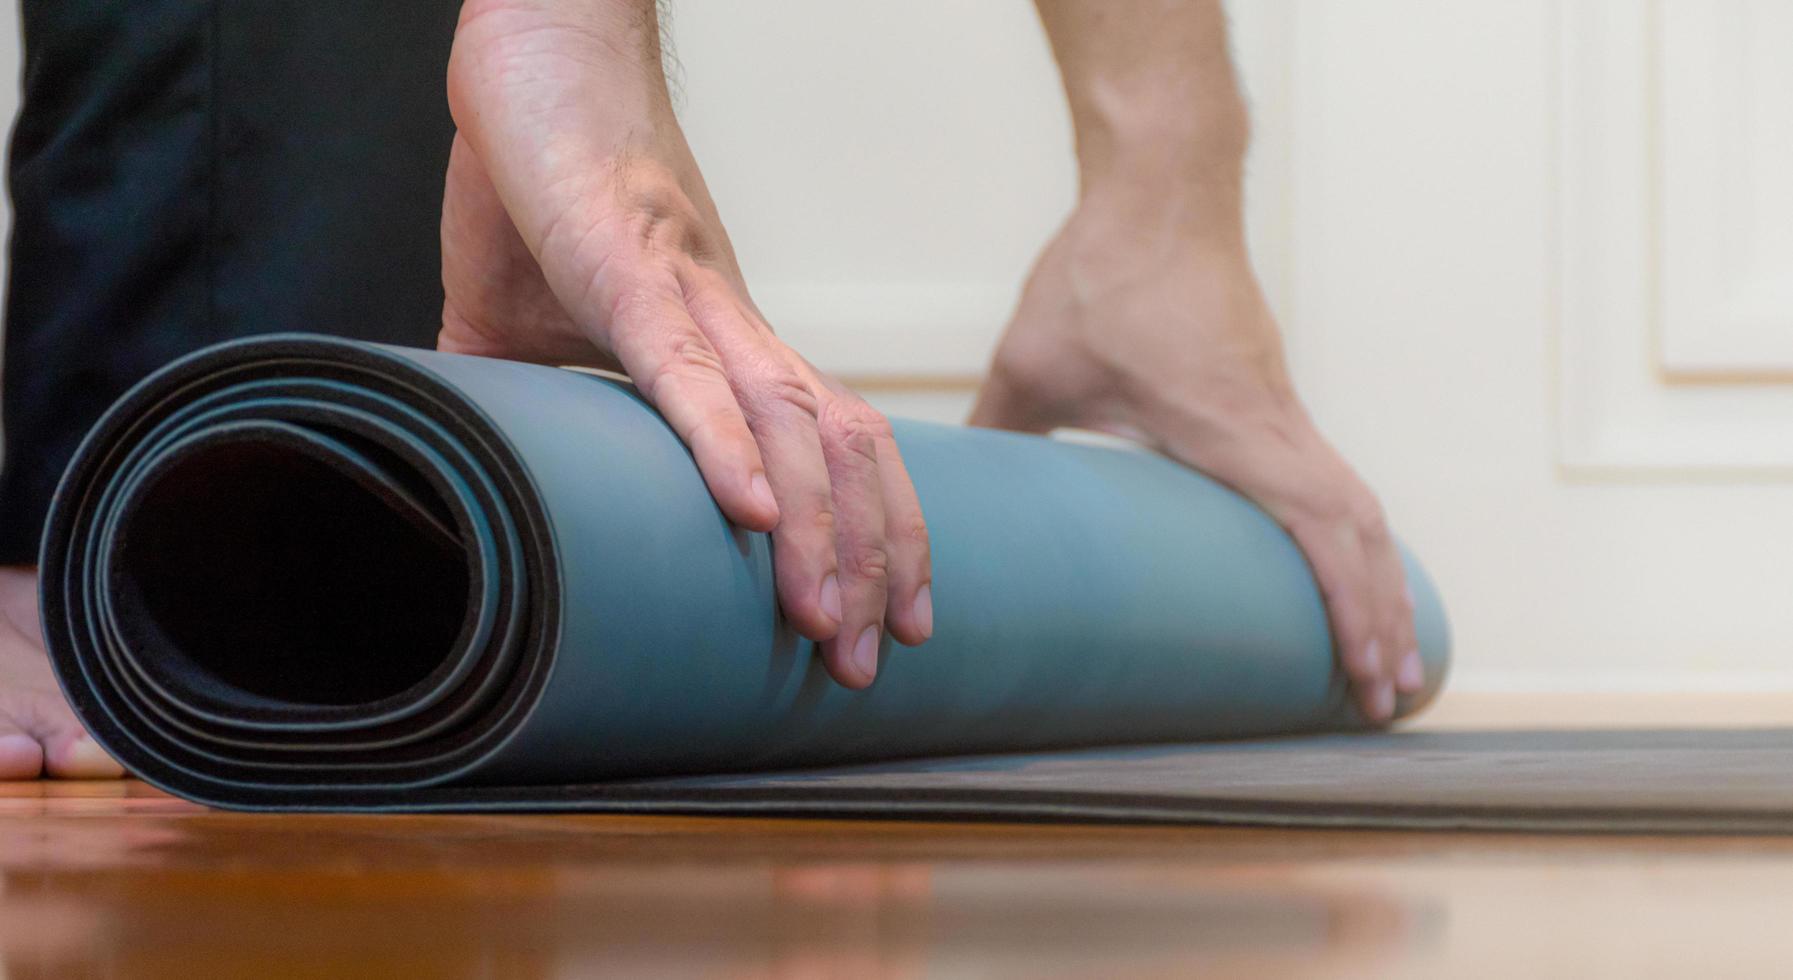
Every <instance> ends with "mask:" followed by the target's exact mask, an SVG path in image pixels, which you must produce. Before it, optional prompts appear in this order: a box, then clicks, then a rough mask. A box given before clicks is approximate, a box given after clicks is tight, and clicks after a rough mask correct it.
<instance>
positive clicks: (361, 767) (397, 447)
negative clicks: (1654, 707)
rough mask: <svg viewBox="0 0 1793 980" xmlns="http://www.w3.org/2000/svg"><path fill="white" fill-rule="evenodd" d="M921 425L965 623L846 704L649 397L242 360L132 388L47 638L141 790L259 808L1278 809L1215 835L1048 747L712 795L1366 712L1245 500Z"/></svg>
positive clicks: (1190, 796)
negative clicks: (830, 772)
mask: <svg viewBox="0 0 1793 980" xmlns="http://www.w3.org/2000/svg"><path fill="white" fill-rule="evenodd" d="M895 426H896V432H897V439H898V442H899V443H900V445H901V447H902V450H903V454H904V458H905V461H906V462H907V464H908V468H909V470H910V473H911V474H912V476H913V478H914V481H915V486H916V489H917V491H918V492H919V494H920V497H921V502H922V508H923V511H924V512H925V514H926V517H927V520H928V523H929V527H930V529H931V531H932V536H933V541H934V555H933V558H934V589H933V594H934V602H935V615H934V623H935V634H934V637H933V639H932V640H931V641H930V642H929V643H927V644H926V645H924V646H921V647H918V648H914V649H908V648H903V647H892V646H889V645H888V641H887V646H886V648H885V649H884V650H883V651H882V656H881V669H880V671H879V674H878V679H877V681H876V683H875V684H873V686H872V687H871V688H869V689H868V690H865V691H862V692H854V691H848V690H845V689H843V688H840V687H838V686H837V685H835V684H834V683H833V682H831V681H830V680H829V679H828V678H827V676H826V675H825V673H824V672H823V671H822V668H821V665H820V662H819V658H817V657H816V656H814V655H813V654H812V648H811V645H810V644H809V643H808V642H806V641H803V640H801V639H800V638H798V637H797V636H796V635H795V634H793V633H792V632H790V631H789V630H788V628H786V627H785V625H784V624H783V623H782V620H781V619H780V618H779V616H778V615H777V612H776V603H775V600H774V591H773V579H772V564H771V561H772V555H771V553H770V546H769V541H768V539H767V537H766V536H764V535H760V534H750V533H745V532H743V531H740V530H738V529H736V528H733V527H732V526H731V525H730V524H729V523H728V522H727V521H726V520H725V519H724V518H723V516H722V515H721V513H720V512H719V511H718V509H717V507H716V505H715V503H714V501H713V500H712V499H711V498H710V496H709V494H708V492H707V491H706V489H705V486H704V483H703V480H702V478H701V476H700V474H699V473H698V471H697V468H696V466H695V464H694V463H693V461H692V458H691V456H690V454H689V453H688V452H687V451H686V449H685V448H684V446H683V445H682V444H681V443H680V441H679V440H678V438H677V437H676V435H675V434H674V433H673V432H672V431H671V430H670V429H669V428H668V427H667V426H666V424H665V423H664V421H663V420H662V419H661V418H660V417H659V416H658V415H657V414H656V413H655V412H654V411H653V410H652V409H651V408H649V407H648V406H647V405H646V404H645V403H644V402H643V401H642V400H641V399H640V398H639V397H638V396H637V395H636V394H635V393H634V391H633V389H632V388H630V387H629V386H628V385H626V384H623V383H620V382H617V381H612V380H608V379H605V378H602V377H598V376H595V375H591V374H588V373H582V372H575V371H568V370H561V369H557V368H549V367H542V366H537V365H528V364H519V363H513V362H507V361H499V360H490V359H485V358H474V357H464V356H456V355H451V354H442V353H438V352H434V351H422V350H408V349H400V348H389V347H380V346H375V345H369V344H362V343H356V342H350V341H342V340H333V339H328V338H323V337H312V336H305V335H275V336H268V337H263V338H257V339H251V340H246V341H237V342H232V343H228V344H224V345H221V346H218V347H214V348H211V349H209V350H206V351H202V352H200V353H198V354H195V355H192V356H189V357H187V358H184V359H182V360H180V361H178V362H176V363H174V364H171V365H170V366H168V367H167V368H165V369H163V370H162V371H160V372H158V373H157V374H155V375H154V376H152V377H150V378H149V379H147V380H145V381H144V382H143V383H141V384H139V385H138V386H137V387H136V388H134V389H133V390H132V391H131V392H129V393H128V394H127V395H126V396H125V397H124V398H123V399H121V400H120V401H119V403H118V404H117V405H116V406H114V407H113V408H112V410H111V411H110V412H109V413H108V414H107V415H106V416H105V418H104V419H103V420H102V421H101V422H100V423H99V424H98V425H97V426H96V427H95V429H94V430H93V432H92V433H90V434H89V436H88V437H87V440H86V441H85V442H84V443H83V445H82V447H81V449H80V451H79V452H78V453H77V455H76V458H75V459H74V461H73V463H72V464H71V465H70V468H69V470H68V473H67V474H66V476H65V477H64V479H63V482H62V485H61V488H60V490H59V492H58V494H57V499H56V502H55V507H54V509H53V511H52V514H51V518H50V523H49V528H48V531H47V536H46V540H45V544H44V551H43V555H42V576H43V614H44V622H45V626H46V635H47V639H48V645H49V649H50V653H51V656H52V659H53V661H54V664H55V667H56V671H57V673H58V676H59V677H60V678H61V680H62V683H63V686H64V690H65V691H66V693H67V694H68V697H69V699H70V701H71V702H72V703H73V705H74V707H75V710H76V711H77V713H78V714H79V715H80V717H81V720H82V722H83V723H84V724H85V725H86V726H87V727H88V729H89V730H90V731H91V732H92V733H93V735H94V736H95V737H96V738H97V739H98V740H99V742H100V743H101V744H102V745H103V746H104V747H105V748H106V749H107V750H108V751H109V752H111V753H112V754H113V755H114V756H115V757H117V758H118V759H119V760H120V761H122V762H123V763H124V764H125V765H126V766H128V767H129V768H130V769H131V770H132V771H133V772H134V773H136V774H137V775H139V776H142V777H143V778H144V779H146V780H148V781H150V782H152V783H155V784H156V785H158V786H161V787H163V788H165V789H168V790H171V791H173V792H175V793H177V794H179V795H182V796H186V797H189V798H191V799H194V800H198V801H201V802H205V803H210V804H215V805H220V806H226V807H232V808H243V809H264V808H265V809H369V810H373V809H393V810H424V809H496V808H507V809H574V810H655V811H707V812H717V811H721V812H728V811H739V812H756V813H769V812H785V813H832V814H882V815H911V816H953V817H965V816H979V815H983V816H1002V817H1010V818H1012V817H1023V818H1025V817H1034V818H1052V819H1063V818H1101V819H1113V818H1117V817H1118V818H1122V819H1125V818H1128V817H1129V815H1130V814H1131V815H1133V816H1136V817H1138V818H1140V819H1154V820H1160V819H1211V818H1216V817H1218V818H1223V819H1227V818H1237V817H1238V815H1239V814H1240V813H1245V812H1247V811H1249V810H1250V807H1249V806H1245V807H1243V808H1241V807H1240V806H1238V805H1231V804H1229V806H1230V807H1231V808H1230V810H1228V811H1227V812H1224V813H1216V812H1207V811H1205V810H1204V809H1203V806H1202V804H1201V803H1200V800H1201V793H1202V791H1203V781H1202V775H1201V773H1200V772H1199V771H1179V770H1177V769H1175V768H1174V767H1173V768H1171V769H1169V770H1165V769H1164V768H1163V766H1162V763H1161V762H1160V763H1151V764H1148V765H1147V770H1148V771H1149V770H1151V769H1152V767H1153V766H1154V765H1156V766H1157V767H1158V768H1157V772H1158V773H1159V775H1158V777H1157V778H1156V781H1155V782H1153V781H1152V780H1147V781H1148V782H1153V785H1152V786H1151V787H1150V788H1151V792H1144V791H1142V790H1141V789H1140V786H1139V780H1138V778H1137V777H1138V776H1139V772H1138V771H1136V770H1137V766H1135V767H1134V769H1131V770H1128V771H1130V772H1133V776H1132V777H1129V778H1128V779H1120V780H1118V781H1111V782H1110V783H1109V784H1108V785H1107V786H1106V787H1104V786H1103V785H1102V784H1101V779H1100V775H1101V772H1102V771H1107V770H1108V769H1109V767H1110V766H1109V763H1101V764H1099V765H1098V766H1097V772H1096V777H1097V778H1096V784H1095V785H1093V786H1092V785H1091V784H1090V783H1089V779H1090V778H1091V774H1090V772H1088V771H1083V770H1080V771H1083V772H1084V774H1083V776H1082V777H1081V782H1080V781H1079V780H1078V779H1072V780H1068V781H1061V782H1058V783H1055V782H1054V778H1053V777H1051V776H1050V775H1047V776H1044V777H1041V778H1034V777H1023V778H1019V779H1017V778H1016V774H1017V773H1025V772H1026V771H1027V767H1028V766H1029V765H1033V764H1036V763H1041V762H1043V763H1045V764H1046V765H1047V766H1048V769H1050V766H1051V765H1052V761H1051V758H1052V757H1046V758H1044V759H1035V760H1033V761H1032V762H1029V761H1028V760H1026V759H1021V758H1017V757H1013V756H1005V757H1004V760H1002V761H997V762H989V761H986V762H984V763H977V764H973V763H968V762H966V761H964V760H962V759H959V760H947V761H938V762H933V763H919V764H918V763H908V764H905V765H907V768H903V769H899V770H895V771H898V772H911V773H919V774H921V775H922V776H923V777H925V778H921V779H919V780H915V781H912V782H910V783H907V784H905V783H904V782H903V780H901V779H896V780H895V781H894V782H892V777H891V770H887V769H880V768H878V767H877V766H873V767H872V768H870V769H866V770H864V771H863V775H865V776H866V778H868V779H870V780H871V781H870V782H869V783H862V784H858V785H856V786H852V787H848V788H847V789H846V790H845V791H843V790H842V788H841V786H840V784H839V783H838V782H836V783H833V784H830V783H828V782H827V780H826V779H823V780H821V781H817V779H816V778H809V777H806V778H791V777H788V776H779V775H762V776H760V777H753V776H747V777H742V776H738V775H734V776H731V775H723V776H720V777H719V776H717V775H716V774H742V773H746V774H754V773H759V774H767V773H776V772H777V771H780V770H798V769H805V768H809V767H821V766H835V767H839V766H842V765H849V764H865V763H876V762H879V761H881V760H898V759H914V758H918V757H948V756H965V755H968V754H976V753H1027V752H1040V751H1042V750H1049V749H1051V750H1056V749H1065V748H1074V747H1080V746H1082V747H1087V746H1102V745H1118V744H1131V743H1162V742H1191V741H1197V740H1204V739H1217V738H1230V739H1237V738H1243V737H1248V736H1263V735H1272V734H1276V735H1286V734H1290V733H1305V732H1324V731H1344V730H1350V729H1355V728H1361V727H1363V726H1362V723H1361V720H1360V719H1359V718H1358V716H1357V715H1356V714H1355V712H1354V710H1353V708H1352V707H1351V703H1350V699H1349V698H1348V696H1347V691H1346V688H1345V684H1344V681H1343V679H1342V677H1341V675H1340V674H1339V672H1338V671H1337V670H1336V668H1335V665H1334V658H1333V653H1332V644H1331V640H1330V637H1329V633H1328V629H1327V622H1326V618H1325V614H1324V610H1323V607H1322V605H1321V602H1320V598H1319V596H1318V594H1317V592H1316V589H1315V586H1314V582H1313V579H1312V576H1311V574H1310V572H1309V570H1308V567H1307V565H1306V563H1305V561H1304V560H1303V558H1302V556H1301V554H1300V553H1299V551H1297V549H1296V548H1295V546H1294V544H1293V543H1292V542H1291V540H1290V539H1289V537H1288V536H1287V535H1286V534H1285V533H1284V532H1283V530H1282V529H1281V528H1279V527H1278V526H1277V525H1276V524H1275V523H1274V522H1273V521H1271V520H1270V518H1268V517H1267V516H1266V515H1265V514H1263V513H1262V512H1261V511H1259V510H1258V509H1257V508H1255V507H1254V506H1252V505H1251V504H1250V503H1248V502H1247V501H1245V500H1244V499H1243V498H1241V497H1239V496H1237V495H1236V494H1234V493H1232V492H1231V491H1229V490H1227V489H1225V488H1223V487H1221V486H1219V485H1218V484H1216V483H1214V482H1212V481H1210V480H1208V479H1206V478H1204V477H1202V476H1200V475H1198V474H1196V473H1194V472H1191V471H1189V470H1187V469H1185V468H1183V467H1180V466H1178V465H1176V464H1174V463H1171V462H1169V461H1167V460H1165V459H1162V458H1160V457H1157V456H1153V455H1150V454H1147V453H1143V452H1136V451H1127V450H1123V449H1113V448H1100V447H1093V446H1087V445H1075V444H1068V443H1064V442H1060V441H1054V440H1050V439H1045V438H1040V437H1035V436H1026V435H1016V434H1012V433H1003V432H993V431H983V430H970V429H961V428H954V427H946V426H936V425H928V424H923V423H917V422H907V421H900V420H899V421H897V422H896V423H895ZM1408 574H1409V577H1410V582H1411V585H1412V589H1413V593H1414V597H1415V605H1416V627H1417V630H1418V635H1419V639H1420V647H1421V653H1422V656H1423V657H1424V660H1425V662H1426V666H1427V675H1428V688H1427V691H1426V693H1425V695H1424V696H1422V697H1420V698H1416V699H1414V701H1413V703H1407V704H1404V705H1403V710H1411V709H1412V708H1414V707H1415V706H1417V704H1419V703H1423V701H1424V700H1425V699H1427V698H1429V697H1430V696H1431V694H1432V693H1433V692H1434V691H1436V689H1437V685H1438V684H1439V683H1440V681H1441V679H1442V677H1443V673H1444V668H1445V661H1446V655H1447V648H1448V638H1447V631H1446V626H1445V620H1444V614H1443V611H1442V609H1441V608H1440V605H1439V601H1438V597H1437V595H1436V593H1435V592H1434V590H1433V588H1432V585H1431V583H1430V582H1429V581H1428V580H1427V578H1426V576H1425V575H1424V573H1423V572H1421V570H1420V569H1419V568H1418V567H1417V566H1415V565H1414V564H1412V563H1411V562H1409V565H1408ZM1063 758H1064V759H1068V760H1073V761H1074V760H1075V759H1077V758H1081V757H1080V756H1075V755H1072V756H1066V757H1063ZM1149 758H1156V759H1160V760H1162V759H1163V758H1165V757H1164V756H1163V755H1162V754H1160V755H1156V756H1149ZM979 766H983V768H982V769H980V768H979ZM991 767H994V768H991ZM1072 768H1073V769H1075V768H1076V766H1074V765H1073V766H1072ZM857 771H858V770H851V769H849V770H846V771H845V772H846V773H847V774H848V775H851V774H853V773H854V772H857ZM1113 771H1115V772H1120V771H1121V768H1114V770H1113ZM980 772H985V773H990V772H994V773H997V774H998V776H996V777H988V778H983V779H981V780H980V778H979V776H978V773H980ZM1004 773H1006V775H1002V774H1004ZM1148 775H1149V772H1148ZM838 776H839V771H836V773H835V777H836V778H838ZM945 777H950V778H945ZM1178 794H1182V798H1183V799H1184V801H1185V803H1187V804H1188V805H1185V806H1183V807H1182V809H1178V808H1177V807H1176V806H1167V805H1166V800H1167V799H1173V798H1176V797H1177V796H1178ZM1222 809H1227V808H1222ZM1261 809H1262V810H1263V814H1264V815H1265V816H1266V817H1267V818H1270V819H1277V818H1278V814H1281V813H1283V812H1284V811H1285V810H1286V809H1287V808H1286V807H1284V806H1282V805H1281V804H1276V805H1273V806H1269V807H1266V808H1261Z"/></svg>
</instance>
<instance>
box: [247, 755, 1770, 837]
mask: <svg viewBox="0 0 1793 980" xmlns="http://www.w3.org/2000/svg"><path fill="white" fill-rule="evenodd" d="M231 805H232V806H233V807H234V808H240V809H264V808H266V809H281V810H362V811H381V810H404V811H409V812H414V811H420V810H432V811H509V812H554V811H580V812H588V813H590V812H609V813H640V814H649V813H668V814H711V815H732V816H768V817H818V818H861V819H896V820H984V821H1026V822H1080V823H1089V822H1116V823H1156V824H1257V825H1267V826H1280V827H1313V828H1368V829H1389V830H1492V831H1501V830H1505V831H1545V832H1582V833H1587V832H1602V833H1707V834H1764V833H1772V834H1780V833H1789V832H1793V729H1761V730H1711V729H1690V730H1649V729H1640V730H1610V731H1596V730H1562V731H1465V732H1444V733H1394V734H1384V735H1332V736H1319V737H1296V738H1279V739H1264V740H1253V741H1236V742H1217V743H1205V744H1201V745H1176V746H1139V747H1128V748H1118V749H1090V750H1084V751H1073V752H1059V753H1049V754H1028V755H991V756H975V757H967V758H953V759H934V760H914V761H906V762H891V763H882V764H876V765H865V766H849V767H837V768H828V769H815V770H802V771H790V772H782V773H768V774H754V775H745V776H742V775H727V776H722V775H718V776H688V777H679V778H672V779H656V780H642V781H631V782H616V783H600V784H591V785H569V786H557V787H551V788H550V787H503V786H487V787H479V786H473V787H453V788H438V789H417V790H412V791H408V792H407V793H406V794H405V796H404V799H403V802H402V804H401V805H393V804H392V803H391V801H390V799H389V798H387V799H380V798H375V797H371V796H366V795H363V794H358V793H356V792H353V791H343V792H334V791H329V790H315V789H314V790H310V791H307V792H306V793H305V794H303V797H302V798H293V797H288V796H285V795H283V794H272V795H269V796H267V797H266V798H265V799H261V798H259V796H258V794H254V793H247V792H246V793H244V794H242V795H241V796H240V797H239V798H237V799H234V800H233V801H232V803H231Z"/></svg>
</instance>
